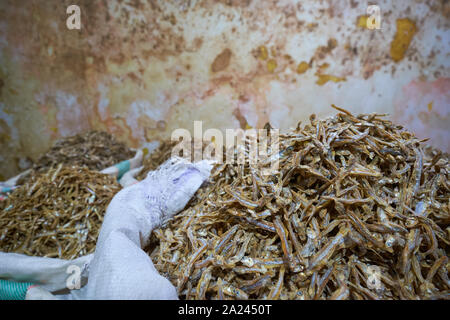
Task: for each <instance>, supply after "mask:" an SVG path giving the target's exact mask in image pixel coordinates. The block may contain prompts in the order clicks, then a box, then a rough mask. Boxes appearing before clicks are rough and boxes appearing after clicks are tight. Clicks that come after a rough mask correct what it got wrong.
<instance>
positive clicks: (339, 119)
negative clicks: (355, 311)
mask: <svg viewBox="0 0 450 320" xmlns="http://www.w3.org/2000/svg"><path fill="white" fill-rule="evenodd" d="M335 108H336V109H338V110H339V113H338V114H337V115H336V116H334V117H331V118H328V119H325V120H317V119H316V117H315V116H314V115H313V116H311V118H310V123H309V124H307V125H306V126H304V127H303V128H301V126H300V124H299V125H298V126H297V128H296V129H295V130H292V131H290V132H288V133H286V134H283V135H281V136H280V150H281V152H280V153H279V154H278V155H275V156H277V157H278V159H279V161H280V162H279V170H278V171H277V172H274V173H273V174H272V175H269V176H262V175H261V169H263V167H264V163H258V164H257V165H253V164H248V163H246V164H244V165H239V164H222V165H217V166H216V167H215V168H214V169H213V172H212V175H211V177H210V180H209V183H208V184H206V185H205V186H204V187H202V188H200V189H199V190H198V192H197V193H196V195H195V197H194V199H193V200H192V201H191V202H190V204H189V205H188V206H187V207H186V208H185V209H184V211H182V212H181V213H179V214H178V215H176V216H175V217H174V218H173V219H172V220H171V221H169V222H168V224H167V225H165V226H163V227H162V228H161V229H158V230H157V231H155V232H154V233H153V234H152V236H151V245H150V246H149V247H148V248H147V249H146V250H147V252H148V253H149V255H150V257H151V259H152V261H153V262H154V264H155V267H156V268H157V269H158V270H159V272H161V273H162V274H163V275H165V276H166V277H167V278H168V279H169V280H170V281H171V282H172V283H173V284H174V285H175V286H176V287H177V289H178V294H179V297H180V298H182V299H278V298H279V299H449V295H450V281H449V277H448V272H449V269H450V263H449V259H448V255H449V254H448V252H449V245H450V226H449V223H450V214H449V206H450V200H449V189H450V186H449V184H448V175H449V169H450V167H449V157H448V155H447V154H443V153H442V152H440V151H437V150H431V151H430V149H429V148H428V147H424V146H422V142H423V141H420V140H418V139H417V138H415V137H414V135H413V134H412V133H410V132H408V131H405V130H404V129H403V128H402V127H400V126H397V125H395V124H393V123H391V122H390V121H388V120H386V119H384V116H385V115H380V114H362V115H358V116H354V115H352V114H351V113H350V112H348V111H346V110H344V109H341V108H338V107H335ZM244 147H246V146H244Z"/></svg>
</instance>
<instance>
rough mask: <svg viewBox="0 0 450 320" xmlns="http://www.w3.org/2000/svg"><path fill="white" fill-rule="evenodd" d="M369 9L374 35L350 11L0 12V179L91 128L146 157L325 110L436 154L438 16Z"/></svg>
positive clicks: (444, 132)
mask: <svg viewBox="0 0 450 320" xmlns="http://www.w3.org/2000/svg"><path fill="white" fill-rule="evenodd" d="M71 4H76V5H78V6H79V7H80V8H81V30H68V29H67V27H66V19H67V18H68V15H67V14H66V8H67V7H68V6H69V5H71ZM370 4H377V5H378V6H379V7H380V10H381V29H380V30H370V29H368V28H367V27H366V24H365V19H366V17H365V16H364V15H366V8H367V6H368V5H369V3H368V2H367V1H357V0H350V1H313V0H304V1H294V0H291V1H287V0H284V1H272V0H270V1H269V0H267V1H261V0H260V1H257V0H253V1H251V0H242V1H237V0H223V1H195V0H191V1H189V0H185V1H184V0H178V1H176V0H171V1H150V0H149V1H143V0H141V1H139V0H129V1H126V0H122V1H112V0H111V1H106V0H70V1H66V0H46V1H38V0H21V1H5V0H2V1H1V2H0V62H1V64H0V147H1V153H0V161H1V163H0V174H1V176H0V178H2V179H4V178H7V177H10V176H12V175H15V174H17V173H18V172H20V171H21V170H23V169H24V168H25V167H26V166H27V165H28V163H29V160H31V159H37V157H38V156H39V155H40V154H41V153H42V152H44V151H45V150H46V149H47V148H49V147H50V146H51V144H52V143H53V142H54V140H55V139H57V138H59V137H64V136H69V135H73V134H75V133H78V132H81V131H84V130H88V129H92V128H96V129H104V130H107V131H109V132H111V133H113V134H114V135H116V136H117V137H118V138H119V139H121V140H123V141H127V142H128V143H129V144H130V145H131V146H133V147H138V146H139V147H147V148H152V147H154V145H155V144H154V141H156V140H158V139H161V138H167V137H170V134H171V132H172V131H173V130H174V129H176V128H186V129H188V130H193V121H194V120H203V121H204V123H203V128H204V129H206V128H219V129H226V128H235V127H248V126H251V127H262V126H263V125H264V124H265V123H266V122H267V121H270V122H271V124H272V125H273V126H275V127H279V128H281V129H287V128H289V127H292V126H295V125H296V124H297V122H298V121H300V120H302V121H305V120H307V119H308V118H309V115H310V114H311V113H316V114H317V115H318V116H319V117H324V116H327V115H330V114H334V113H335V111H334V110H333V109H331V108H330V104H331V103H334V104H336V105H338V106H341V107H343V108H346V109H348V110H351V111H353V112H356V113H359V112H381V113H389V114H390V115H391V118H392V119H393V120H394V121H396V122H398V123H400V124H403V125H405V126H406V127H407V128H408V129H410V130H413V131H414V132H416V134H417V135H418V136H419V137H423V138H425V137H429V138H431V140H430V141H431V143H432V144H434V145H436V146H438V147H440V148H441V149H444V150H447V151H450V144H449V105H450V96H449V92H450V90H449V89H450V77H449V76H450V72H449V71H450V57H449V52H450V50H449V48H450V43H449V42H450V34H449V21H450V19H449V15H450V4H449V2H448V1H377V2H374V3H370ZM2 179H0V180H2Z"/></svg>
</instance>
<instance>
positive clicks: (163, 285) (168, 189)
mask: <svg viewBox="0 0 450 320" xmlns="http://www.w3.org/2000/svg"><path fill="white" fill-rule="evenodd" d="M211 169H212V162H211V161H209V160H203V161H200V162H198V163H196V164H192V163H190V162H188V161H186V160H184V159H181V158H172V159H170V160H168V161H167V162H166V163H164V164H163V165H161V166H160V168H159V169H158V170H156V171H152V172H150V173H149V174H148V175H147V178H146V179H144V180H143V181H141V182H140V183H137V184H134V185H132V186H130V187H127V188H125V189H123V190H121V191H120V192H119V193H118V194H117V195H116V196H115V197H114V198H113V200H112V201H111V203H110V204H109V206H108V209H107V213H106V216H105V218H104V221H103V225H102V229H101V231H100V235H99V238H98V241H97V247H96V251H95V253H94V258H93V259H92V262H91V263H90V265H89V279H88V283H87V285H86V288H84V289H82V291H83V292H82V293H83V294H80V295H78V296H79V297H83V298H86V299H177V298H178V297H177V293H176V289H175V287H174V286H173V285H172V284H171V283H170V282H169V281H168V280H167V279H166V278H164V277H162V276H161V275H159V273H158V272H157V270H156V269H155V267H154V266H153V263H152V261H151V259H150V258H149V256H148V255H147V254H146V253H145V252H144V251H143V250H142V249H141V248H143V247H144V246H145V245H147V242H148V240H149V236H150V233H151V231H152V230H153V229H154V228H156V227H158V226H159V225H161V223H163V222H164V221H166V220H167V219H169V218H170V217H172V216H173V215H174V214H175V213H177V212H179V211H180V210H182V209H183V208H184V207H185V206H186V204H187V203H188V201H189V200H190V199H191V197H192V196H193V195H194V193H195V192H196V191H197V189H198V188H199V187H200V186H201V185H202V183H203V182H204V181H205V180H206V179H207V178H208V177H209V174H210V171H211ZM80 293H81V292H80Z"/></svg>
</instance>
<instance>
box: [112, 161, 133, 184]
mask: <svg viewBox="0 0 450 320" xmlns="http://www.w3.org/2000/svg"><path fill="white" fill-rule="evenodd" d="M115 167H116V168H117V169H119V173H118V174H117V180H120V178H122V176H123V175H124V174H125V173H126V172H127V171H128V170H130V160H125V161H122V162H120V163H118V164H116V166H115Z"/></svg>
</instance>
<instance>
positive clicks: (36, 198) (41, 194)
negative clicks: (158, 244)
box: [0, 165, 120, 259]
mask: <svg viewBox="0 0 450 320" xmlns="http://www.w3.org/2000/svg"><path fill="white" fill-rule="evenodd" d="M119 190H120V186H119V184H118V183H117V181H116V179H115V178H114V177H111V176H108V175H105V174H102V173H99V172H97V171H94V170H89V169H87V168H85V167H75V166H72V167H63V166H62V165H59V166H58V167H57V168H51V169H50V170H48V171H47V172H46V173H43V174H32V175H31V176H30V178H29V179H28V181H27V182H26V184H25V185H22V186H20V187H19V188H17V189H15V190H14V191H13V192H12V193H11V194H10V196H9V197H8V198H7V199H6V200H5V201H2V202H3V203H2V207H3V209H2V211H1V212H0V250H1V251H4V252H16V253H24V254H27V255H30V256H41V257H58V258H63V259H74V258H77V257H79V256H82V255H85V254H89V253H92V252H94V250H95V244H96V241H97V236H98V233H99V231H100V227H101V224H102V221H103V216H104V214H105V210H106V207H107V206H108V204H109V202H110V201H111V199H112V198H113V196H114V195H115V194H116V193H117V192H118V191H119Z"/></svg>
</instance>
